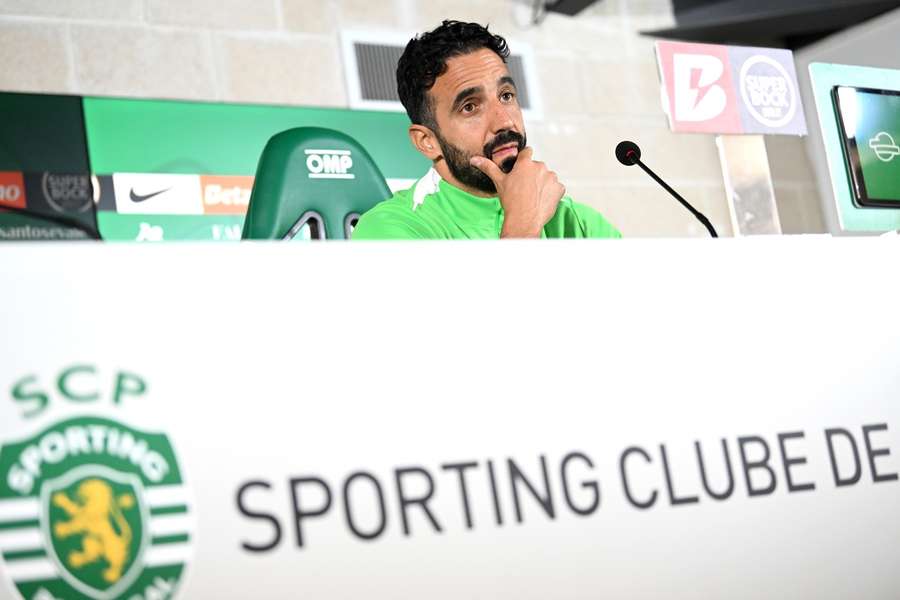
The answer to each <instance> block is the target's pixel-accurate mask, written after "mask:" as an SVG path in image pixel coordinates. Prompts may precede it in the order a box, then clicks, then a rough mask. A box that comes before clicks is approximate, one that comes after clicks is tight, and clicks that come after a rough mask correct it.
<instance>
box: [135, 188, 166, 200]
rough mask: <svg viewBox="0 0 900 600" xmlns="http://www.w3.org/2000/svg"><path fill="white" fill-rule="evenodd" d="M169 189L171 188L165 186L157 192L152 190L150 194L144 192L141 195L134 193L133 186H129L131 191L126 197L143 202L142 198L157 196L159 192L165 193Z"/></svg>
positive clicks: (147, 198)
mask: <svg viewBox="0 0 900 600" xmlns="http://www.w3.org/2000/svg"><path fill="white" fill-rule="evenodd" d="M171 189H172V188H170V187H167V188H166V189H164V190H159V191H158V192H153V193H152V194H145V195H143V196H141V195H140V194H135V193H134V188H131V192H129V193H128V197H129V198H131V201H132V202H143V201H144V200H149V199H150V198H152V197H153V196H159V195H160V194H165V193H166V192H168V191H169V190H171Z"/></svg>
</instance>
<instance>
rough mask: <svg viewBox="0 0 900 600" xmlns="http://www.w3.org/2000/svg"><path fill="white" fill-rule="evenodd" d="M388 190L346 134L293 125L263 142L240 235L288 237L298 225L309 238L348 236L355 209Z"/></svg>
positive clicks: (361, 209) (364, 208)
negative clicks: (305, 227)
mask: <svg viewBox="0 0 900 600" xmlns="http://www.w3.org/2000/svg"><path fill="white" fill-rule="evenodd" d="M390 195H391V191H390V189H389V188H388V185H387V182H385V180H384V176H382V174H381V171H379V170H378V167H377V166H376V165H375V162H374V161H373V160H372V157H371V156H369V153H368V152H366V151H365V149H364V148H363V147H362V146H360V144H359V142H357V141H356V140H354V139H353V138H352V137H350V136H349V135H346V134H344V133H341V132H339V131H335V130H333V129H324V128H322V127H298V128H296V129H288V130H287V131H282V132H281V133H278V134H276V135H274V136H272V138H271V139H270V140H269V141H268V142H267V143H266V147H265V148H264V149H263V151H262V155H261V156H260V158H259V165H258V166H257V168H256V179H255V181H254V182H253V192H252V194H251V195H250V205H249V207H248V208H247V217H246V219H245V221H244V231H243V234H242V236H241V237H242V239H245V240H248V239H249V240H280V239H293V238H294V237H295V236H297V235H298V234H299V233H300V232H301V230H302V229H303V226H304V225H309V226H310V231H311V233H312V237H313V238H315V239H348V238H349V237H350V231H351V228H352V225H353V224H355V222H356V219H357V218H359V215H361V214H362V213H364V212H366V211H367V210H369V209H370V208H372V206H374V205H375V204H377V203H378V202H380V201H382V200H384V199H386V198H388V197H389V196H390Z"/></svg>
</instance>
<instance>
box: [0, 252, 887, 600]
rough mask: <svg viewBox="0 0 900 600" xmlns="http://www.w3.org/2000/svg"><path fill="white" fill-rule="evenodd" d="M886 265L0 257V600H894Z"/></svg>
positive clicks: (759, 258) (630, 256)
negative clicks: (1, 340)
mask: <svg viewBox="0 0 900 600" xmlns="http://www.w3.org/2000/svg"><path fill="white" fill-rule="evenodd" d="M896 255H897V249H896V245H895V242H893V241H892V240H887V239H836V240H831V239H813V240H802V239H800V240H798V239H787V238H769V239H760V240H756V239H751V240H717V241H705V240H685V241H665V240H658V241H641V240H632V241H628V240H626V241H599V242H590V241H586V242H558V243H554V242H544V243H526V242H522V243H509V244H504V243H446V244H443V243H422V244H415V243H381V244H359V243H325V244H310V245H287V244H284V245H282V244H248V243H244V244H240V245H235V246H232V247H227V248H220V247H213V246H207V245H190V244H179V245H174V246H155V247H145V246H110V245H95V244H72V245H61V244H22V245H8V246H4V247H3V248H0V289H2V290H3V292H4V293H3V296H4V298H5V302H4V311H3V316H2V331H3V337H4V343H3V345H2V347H0V348H2V349H0V555H2V561H0V597H4V598H23V597H24V598H29V599H32V598H40V599H48V600H49V599H50V598H94V599H97V600H105V599H112V598H128V599H137V598H143V599H158V598H217V597H222V598H256V597H266V598H298V597H307V598H391V599H394V598H403V599H413V598H516V599H521V598H573V599H574V598H603V597H628V598H659V597H666V598H697V597H728V598H771V597H815V598H847V597H865V598H892V597H896V596H897V594H898V590H900V572H898V570H897V568H896V566H897V564H898V560H900V555H898V548H900V545H898V540H900V519H897V510H898V508H897V507H898V506H900V482H898V472H900V460H898V454H900V408H898V406H900V405H898V398H900V369H898V368H897V365H898V364H900V319H898V318H897V317H896V316H895V315H894V314H892V313H893V311H892V310H891V309H890V306H891V305H892V303H893V301H894V300H895V299H897V298H898V297H900V283H898V278H897V277H893V276H886V274H888V273H892V272H893V271H894V270H895V265H894V257H895V256H896ZM882 307H884V308H882Z"/></svg>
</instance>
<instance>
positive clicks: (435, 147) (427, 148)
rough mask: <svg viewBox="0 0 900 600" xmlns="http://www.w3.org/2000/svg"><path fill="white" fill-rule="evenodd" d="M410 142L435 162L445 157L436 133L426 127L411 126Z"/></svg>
mask: <svg viewBox="0 0 900 600" xmlns="http://www.w3.org/2000/svg"><path fill="white" fill-rule="evenodd" d="M409 141H411V142H412V145H413V146H415V148H416V150H418V151H419V152H420V153H421V154H422V155H423V156H424V157H425V158H427V159H428V160H430V161H432V162H434V161H436V160H437V159H439V158H441V156H443V155H442V154H441V146H440V144H438V142H437V136H436V135H434V132H433V131H432V130H431V129H429V128H428V127H425V126H424V125H410V126H409Z"/></svg>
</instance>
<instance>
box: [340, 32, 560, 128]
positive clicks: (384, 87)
mask: <svg viewBox="0 0 900 600" xmlns="http://www.w3.org/2000/svg"><path fill="white" fill-rule="evenodd" d="M412 37H413V34H398V33H383V32H372V31H346V30H345V31H342V32H341V50H342V55H343V60H344V75H345V77H346V80H347V93H348V96H349V98H350V108H357V109H363V110H389V111H398V112H403V105H402V104H400V99H399V98H398V97H397V75H396V73H397V61H398V60H399V58H400V55H401V54H403V49H404V48H405V47H406V44H407V42H409V40H410V39H411V38H412ZM509 47H510V50H511V53H510V57H509V60H508V61H507V64H508V66H509V72H510V75H512V77H513V79H515V80H516V85H517V86H518V88H519V104H520V105H521V106H522V109H523V113H524V115H525V118H526V119H529V120H532V119H533V120H540V119H541V118H542V117H543V111H542V107H541V101H540V94H539V93H538V80H537V75H536V74H535V73H536V69H535V64H534V55H533V53H532V51H531V47H530V46H528V45H526V44H520V43H518V42H513V41H509Z"/></svg>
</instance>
